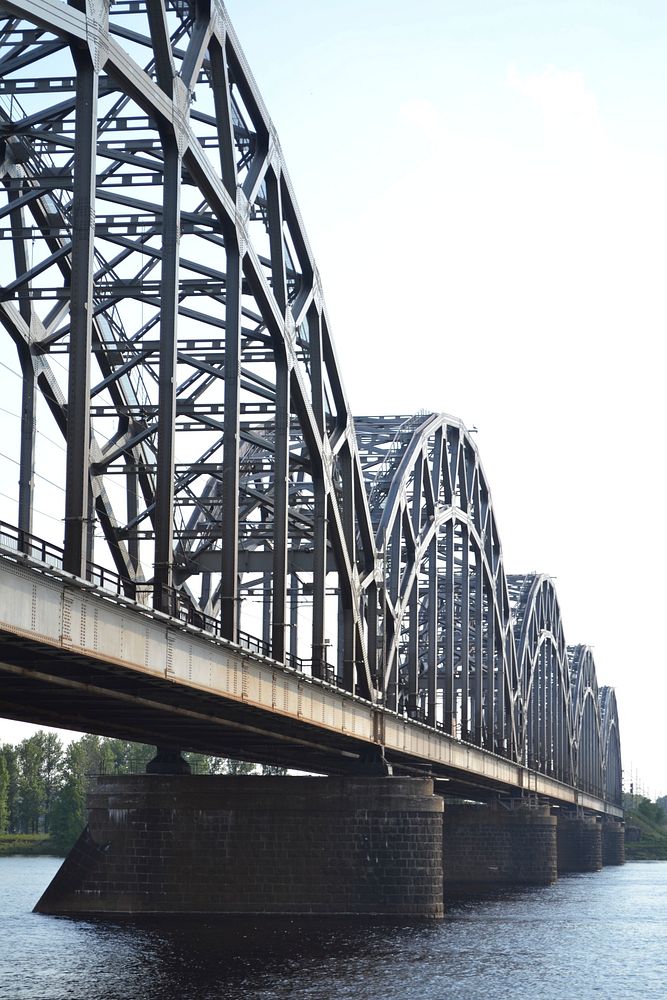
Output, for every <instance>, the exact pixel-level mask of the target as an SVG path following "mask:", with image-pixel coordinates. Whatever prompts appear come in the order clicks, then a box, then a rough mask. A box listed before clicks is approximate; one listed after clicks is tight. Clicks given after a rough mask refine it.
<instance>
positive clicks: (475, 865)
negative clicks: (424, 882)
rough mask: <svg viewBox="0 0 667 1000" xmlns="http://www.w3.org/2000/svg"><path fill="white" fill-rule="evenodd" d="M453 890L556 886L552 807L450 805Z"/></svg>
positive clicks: (447, 822) (446, 864)
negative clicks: (554, 883) (550, 808)
mask: <svg viewBox="0 0 667 1000" xmlns="http://www.w3.org/2000/svg"><path fill="white" fill-rule="evenodd" d="M443 869H444V885H445V893H446V892H447V889H450V890H459V891H465V890H467V889H482V888H485V887H491V886H494V885H550V884H551V883H552V882H555V881H556V820H555V818H554V817H553V816H552V815H551V813H550V810H549V807H548V806H535V807H528V806H523V805H519V806H514V807H513V808H511V809H509V808H505V806H503V805H502V804H501V803H493V804H491V805H472V804H471V805H450V804H448V803H446V804H445V815H444V825H443Z"/></svg>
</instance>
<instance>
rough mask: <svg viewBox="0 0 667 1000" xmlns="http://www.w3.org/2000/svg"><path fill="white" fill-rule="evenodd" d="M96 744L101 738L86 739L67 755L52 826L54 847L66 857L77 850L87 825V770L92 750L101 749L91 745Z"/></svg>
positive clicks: (72, 748) (66, 752) (72, 746)
mask: <svg viewBox="0 0 667 1000" xmlns="http://www.w3.org/2000/svg"><path fill="white" fill-rule="evenodd" d="M94 740H98V741H99V738H98V737H88V736H84V737H83V738H82V739H80V740H77V741H76V742H75V743H70V745H69V746H68V747H67V750H66V751H65V766H64V778H63V782H62V785H61V787H60V790H59V793H58V798H57V800H56V802H55V805H54V809H53V816H52V822H51V836H52V839H53V843H54V846H55V847H56V848H57V850H59V851H62V853H63V854H66V853H67V852H68V851H69V850H70V848H71V847H73V846H74V843H75V842H76V840H77V838H78V836H79V834H80V833H81V831H82V830H83V828H84V827H85V825H86V785H87V778H86V768H87V767H88V765H89V764H90V762H91V749H98V748H95V747H94V744H91V742H90V741H94ZM86 741H89V742H86Z"/></svg>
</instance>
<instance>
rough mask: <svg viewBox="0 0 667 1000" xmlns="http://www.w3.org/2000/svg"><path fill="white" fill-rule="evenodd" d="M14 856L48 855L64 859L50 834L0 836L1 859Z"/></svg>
mask: <svg viewBox="0 0 667 1000" xmlns="http://www.w3.org/2000/svg"><path fill="white" fill-rule="evenodd" d="M14 855H29V856H32V857H35V856H37V855H42V856H44V855H46V856H51V857H58V856H60V857H62V852H61V851H58V850H57V849H56V847H55V845H54V844H53V842H52V840H51V837H50V836H49V835H48V833H3V834H0V858H7V857H12V856H14Z"/></svg>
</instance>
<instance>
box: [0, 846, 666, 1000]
mask: <svg viewBox="0 0 667 1000" xmlns="http://www.w3.org/2000/svg"><path fill="white" fill-rule="evenodd" d="M59 864H60V862H59V860H58V859H56V858H26V857H24V858H21V857H15V858H0V998H2V1000H69V998H75V1000H223V998H224V1000H259V998H261V1000H283V998H285V1000H287V998H304V1000H306V998H308V1000H310V998H312V1000H347V998H350V1000H352V998H354V1000H404V998H406V997H408V998H410V1000H441V998H452V1000H524V998H526V1000H528V998H531V1000H533V998H545V1000H556V998H557V1000H560V998H562V1000H580V998H581V1000H587V998H599V1000H616V998H618V1000H626V998H642V1000H667V862H653V863H652V862H635V863H632V864H627V865H626V866H625V867H623V868H606V869H604V871H602V872H600V873H598V874H590V875H589V874H586V875H575V876H570V877H567V878H564V879H561V881H559V882H558V884H557V885H555V886H551V887H545V888H541V889H531V890H521V891H516V892H510V893H506V894H504V895H502V896H495V897H492V898H487V899H483V900H476V901H469V902H465V901H459V902H457V903H455V904H453V905H450V907H449V909H448V913H447V916H446V918H445V920H444V921H441V922H437V923H436V922H427V923H414V922H408V921H405V922H384V923H378V922H377V921H367V920H362V921H350V920H329V919H321V918H313V919H310V920H301V919H299V920H294V919H284V920H278V919H268V920H238V919H234V920H220V919H217V918H216V919H212V918H203V919H202V918H197V919H196V920H183V919H174V920H155V919H150V920H147V919H145V920H141V921H122V922H119V921H114V922H105V921H98V920H71V919H68V918H63V917H48V916H43V915H41V914H34V913H32V912H31V911H32V907H33V906H34V904H35V902H36V900H37V899H38V897H39V895H40V894H41V892H42V890H43V889H44V888H45V886H46V885H47V884H48V882H49V880H50V879H51V877H52V875H53V874H54V872H55V871H56V869H57V867H58V865H59Z"/></svg>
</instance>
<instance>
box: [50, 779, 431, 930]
mask: <svg viewBox="0 0 667 1000" xmlns="http://www.w3.org/2000/svg"><path fill="white" fill-rule="evenodd" d="M442 809H443V803H442V799H441V798H440V797H439V796H436V795H434V794H433V782H432V780H430V779H426V778H402V777H401V778H395V777H382V778H376V777H373V778H367V777H363V778H356V777H355V778H300V777H256V776H243V777H236V776H234V777H231V776H218V775H180V774H179V775H160V774H147V775H127V776H124V775H123V776H121V775H114V776H111V777H100V778H98V779H96V781H95V784H94V786H93V788H92V790H91V792H90V794H89V797H88V813H89V821H88V826H87V828H86V830H85V831H84V833H83V834H82V835H81V837H80V839H79V841H78V842H77V844H76V845H75V846H74V848H73V849H72V851H71V853H70V854H69V856H68V857H67V858H66V859H65V861H64V863H63V865H62V867H61V869H60V871H59V872H58V873H57V875H56V876H55V878H54V879H53V881H52V883H51V885H50V886H49V887H48V889H47V890H46V892H45V893H44V895H43V896H42V898H41V899H40V901H39V903H38V904H37V906H36V908H35V909H36V910H38V911H39V912H41V913H58V914H69V915H76V914H95V913H97V914H102V913H103V914H106V915H112V914H119V915H121V914H123V915H125V914H141V913H143V914H175V913H220V914H331V915H344V914H378V915H391V916H410V917H441V916H442V914H443V889H442Z"/></svg>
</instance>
